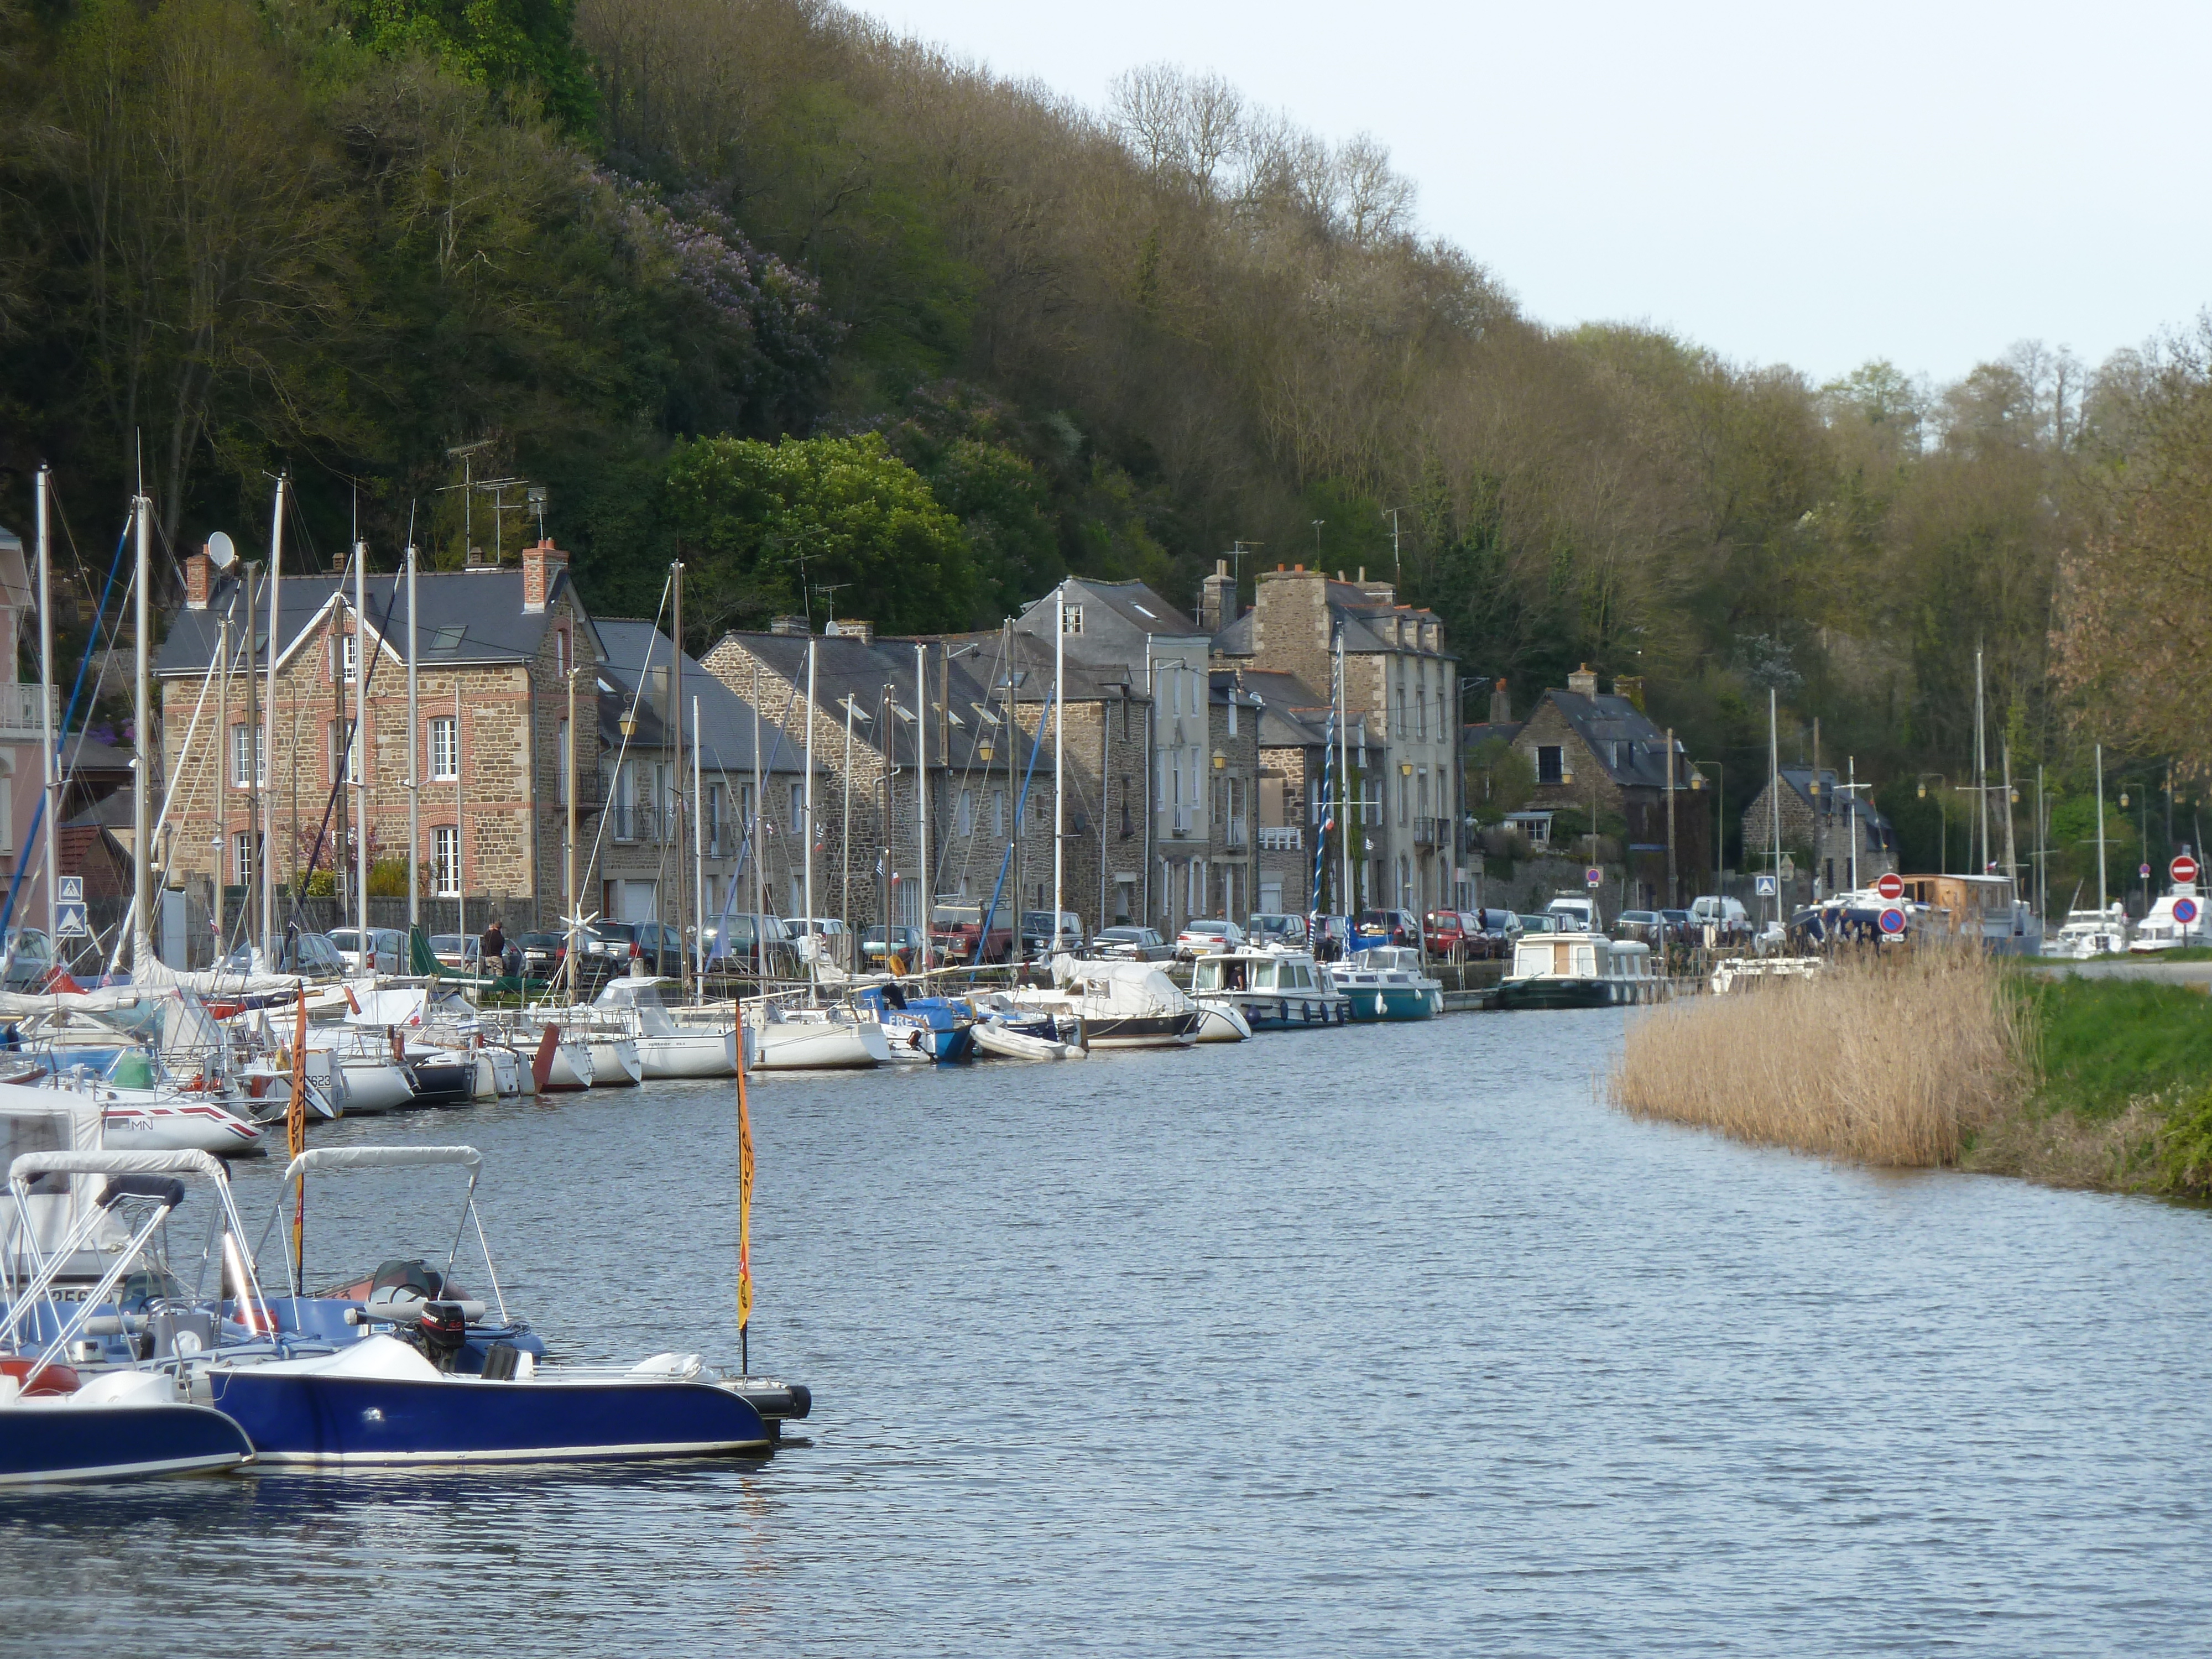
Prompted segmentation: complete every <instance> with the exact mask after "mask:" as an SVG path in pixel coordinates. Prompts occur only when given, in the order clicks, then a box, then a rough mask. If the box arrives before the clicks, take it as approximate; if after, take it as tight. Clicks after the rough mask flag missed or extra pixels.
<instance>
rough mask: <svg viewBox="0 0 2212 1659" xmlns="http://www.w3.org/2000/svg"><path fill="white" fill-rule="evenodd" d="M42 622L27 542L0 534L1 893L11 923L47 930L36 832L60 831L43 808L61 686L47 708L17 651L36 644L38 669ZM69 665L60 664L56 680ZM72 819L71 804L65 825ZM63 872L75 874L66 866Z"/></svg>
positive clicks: (65, 812) (42, 863) (56, 732)
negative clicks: (19, 875) (49, 723)
mask: <svg viewBox="0 0 2212 1659" xmlns="http://www.w3.org/2000/svg"><path fill="white" fill-rule="evenodd" d="M36 619H37V598H36V595H35V594H34V593H33V592H32V588H31V576H30V569H29V567H28V566H27V564H26V563H25V562H24V558H23V541H22V538H21V537H20V536H18V535H16V534H15V532H13V531H12V530H7V529H0V647H4V655H5V658H6V661H5V663H4V665H0V890H5V889H7V888H8V887H15V911H14V914H13V915H10V916H9V925H10V926H16V925H19V924H20V925H22V926H27V927H39V928H44V927H46V899H47V894H46V856H45V854H44V853H43V852H42V851H41V850H40V848H41V847H42V845H43V842H41V841H40V840H38V839H34V838H33V836H32V833H31V828H32V824H33V822H36V823H38V824H39V825H40V835H41V836H44V835H45V834H46V833H49V832H51V831H52V829H53V828H54V826H53V825H52V824H49V823H46V821H45V817H44V815H43V814H42V813H41V812H40V797H41V796H42V795H43V793H45V790H46V762H45V759H44V755H45V745H46V735H45V731H44V724H43V723H44V720H46V717H47V715H48V714H49V713H51V714H52V719H53V722H54V735H55V736H56V737H57V738H58V737H59V736H60V735H61V732H62V726H61V721H62V717H63V713H64V711H63V709H62V707H61V694H60V689H59V688H58V687H57V688H55V690H53V692H52V695H51V697H50V699H49V702H48V703H47V704H42V703H41V702H40V695H39V687H38V686H37V684H35V683H34V684H28V685H26V684H22V683H21V681H20V680H19V679H18V678H17V671H18V665H20V664H21V661H22V660H23V658H24V655H25V653H24V652H23V651H22V650H21V649H20V648H19V647H20V646H21V643H22V642H23V641H25V640H28V641H29V642H30V644H31V645H32V647H33V650H32V652H31V653H30V660H31V662H32V663H33V666H34V667H35V665H36V664H37V660H38V658H37V652H36V646H37V638H36V635H35V631H34V629H33V624H34V623H35V622H36ZM69 666H70V665H65V664H59V663H58V664H56V665H55V672H56V675H57V677H58V676H59V675H61V674H63V673H64V672H66V671H67V670H68V668H69ZM73 816H75V814H73V813H72V812H70V811H69V810H68V806H67V804H66V802H65V803H64V809H63V811H62V817H63V819H64V822H66V821H67V820H68V819H69V818H70V817H73ZM25 860H27V862H25ZM18 869H21V870H22V871H23V872H24V873H23V880H22V884H21V886H15V872H16V871H17V870H18ZM68 873H70V872H69V871H68V870H67V869H66V867H64V874H68Z"/></svg>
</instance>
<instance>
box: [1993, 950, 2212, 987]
mask: <svg viewBox="0 0 2212 1659" xmlns="http://www.w3.org/2000/svg"><path fill="white" fill-rule="evenodd" d="M2028 965H2029V966H2030V967H2032V968H2034V969H2037V970H2038V971H2039V972H2041V973H2045V974H2078V975H2081V977H2082V978H2083V979H2148V980H2154V981H2157V982H2158V983H2159V984H2160V985H2187V986H2191V987H2194V988H2196V989H2197V990H2199V991H2204V992H2207V993H2212V962H2160V960H2159V959H2158V958H2157V957H2106V958H2103V959H2102V960H2099V961H2092V962H2053V961H2049V960H2046V959H2045V958H2043V957H2033V958H2030V960H2029V963H2028Z"/></svg>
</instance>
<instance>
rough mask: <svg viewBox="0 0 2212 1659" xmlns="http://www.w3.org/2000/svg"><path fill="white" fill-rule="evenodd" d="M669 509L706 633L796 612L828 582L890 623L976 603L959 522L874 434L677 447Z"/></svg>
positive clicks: (917, 627) (938, 620)
mask: <svg viewBox="0 0 2212 1659" xmlns="http://www.w3.org/2000/svg"><path fill="white" fill-rule="evenodd" d="M666 518H667V521H668V522H669V524H670V525H671V526H672V527H673V529H674V531H675V533H676V535H677V537H678V545H679V546H680V547H681V548H682V549H683V550H684V552H685V555H686V556H687V557H688V558H690V559H691V560H693V561H694V562H695V567H696V570H697V572H698V578H699V592H700V594H701V598H702V609H703V610H704V611H706V613H707V615H708V618H709V621H708V628H707V631H708V633H709V634H710V635H711V634H712V633H713V632H714V630H715V629H718V628H720V627H721V626H724V625H726V624H729V623H738V622H739V621H744V622H748V623H759V622H762V621H764V620H765V619H766V618H767V617H770V616H772V615H775V614H776V613H777V612H779V611H799V610H800V609H802V608H803V607H804V605H805V592H806V591H807V590H808V589H812V590H815V591H819V590H820V589H821V588H823V586H826V585H829V584H836V586H839V587H840V588H841V589H842V592H841V593H840V594H839V595H838V596H837V597H838V598H839V599H841V600H842V605H843V607H844V609H845V610H846V611H848V614H849V613H858V612H861V611H866V612H867V613H869V615H870V619H871V620H872V621H873V622H874V623H876V624H877V626H878V627H879V628H881V629H884V630H885V631H888V632H900V633H910V632H936V631H943V630H945V629H958V628H963V627H965V626H966V625H967V623H969V619H970V618H971V617H972V615H973V612H974V610H975V565H974V561H973V559H972V557H971V556H970V554H969V545H968V538H967V537H966V535H965V534H964V532H963V531H962V530H961V527H960V525H959V522H958V521H957V520H955V519H954V518H953V517H952V515H951V513H947V512H946V511H945V509H944V507H940V506H939V504H938V501H937V498H936V497H935V496H934V495H932V494H931V493H930V489H929V486H928V484H927V483H925V482H924V481H923V480H922V478H921V475H920V474H918V473H917V472H915V470H914V469H913V468H912V467H910V466H908V465H907V464H906V463H905V462H904V461H902V460H900V459H898V457H896V455H894V454H892V453H890V446H889V445H888V444H886V443H885V442H884V439H883V437H882V436H881V435H879V434H876V433H864V434H862V435H860V436H859V437H856V438H786V439H784V440H782V441H781V442H778V443H773V444H770V443H763V442H761V441H758V440H755V439H742V438H702V439H697V440H695V441H690V442H686V443H679V444H678V445H677V446H676V447H675V449H674V450H673V451H672V452H671V454H670V456H669V459H668V474H667V505H666Z"/></svg>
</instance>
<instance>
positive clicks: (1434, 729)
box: [1200, 565, 1471, 910]
mask: <svg viewBox="0 0 2212 1659" xmlns="http://www.w3.org/2000/svg"><path fill="white" fill-rule="evenodd" d="M1206 588H1207V590H1208V597H1207V598H1206V600H1205V601H1204V603H1203V604H1202V605H1201V606H1200V609H1201V610H1203V611H1207V612H1208V613H1209V619H1211V617H1214V616H1218V617H1223V618H1224V620H1223V621H1222V623H1221V624H1220V626H1219V627H1218V629H1217V631H1216V632H1215V633H1214V635H1213V638H1212V651H1213V659H1214V661H1215V663H1216V664H1217V665H1222V666H1231V667H1241V668H1243V669H1245V670H1246V671H1247V672H1248V673H1249V672H1253V671H1265V672H1273V673H1281V674H1287V675H1290V676H1291V677H1292V678H1295V679H1296V680H1297V681H1298V682H1300V683H1301V684H1304V685H1305V686H1308V687H1311V688H1313V689H1315V690H1322V688H1334V686H1335V684H1336V648H1337V646H1338V644H1339V642H1341V644H1342V647H1343V661H1344V688H1343V689H1344V707H1345V710H1346V723H1347V725H1348V726H1350V727H1351V728H1352V734H1353V736H1354V738H1355V739H1356V742H1355V747H1356V748H1357V750H1358V754H1359V755H1360V756H1362V757H1364V758H1365V759H1366V761H1367V762H1368V764H1366V765H1365V766H1364V767H1358V768H1355V770H1354V776H1353V778H1352V793H1350V794H1348V795H1347V796H1346V799H1347V800H1349V801H1351V802H1352V805H1353V810H1352V815H1351V820H1350V828H1351V829H1352V831H1353V832H1354V833H1356V834H1357V835H1358V837H1359V842H1360V844H1359V846H1358V849H1357V852H1358V857H1357V858H1356V859H1355V860H1354V864H1353V872H1354V873H1353V880H1354V882H1355V883H1356V884H1357V886H1358V892H1357V894H1356V895H1354V897H1355V899H1356V901H1357V903H1358V905H1359V906H1360V907H1362V908H1366V907H1370V906H1380V907H1383V908H1398V909H1407V910H1427V909H1432V908H1447V907H1463V906H1464V905H1466V904H1467V903H1468V902H1471V899H1470V897H1469V893H1470V890H1471V884H1470V883H1469V881H1468V875H1467V871H1466V868H1465V866H1464V863H1463V861H1462V857H1461V854H1462V836H1461V834H1460V829H1459V823H1460V817H1461V807H1460V800H1461V793H1460V751H1459V719H1458V714H1457V709H1458V692H1459V684H1458V678H1457V676H1458V667H1459V665H1458V663H1457V661H1456V660H1455V659H1454V658H1453V657H1452V655H1451V654H1450V653H1449V649H1448V648H1447V646H1446V643H1445V641H1444V637H1443V626H1442V624H1441V623H1439V622H1438V621H1437V617H1436V615H1435V613H1434V612H1433V611H1425V610H1419V609H1416V608H1414V607H1413V606H1409V605H1400V604H1399V603H1398V602H1397V595H1396V592H1395V588H1394V587H1393V586H1392V585H1391V584H1390V583H1389V582H1384V581H1370V580H1368V576H1367V573H1366V571H1365V570H1364V569H1362V570H1361V571H1360V572H1359V573H1358V577H1357V579H1356V580H1351V581H1346V580H1344V577H1343V573H1342V572H1339V573H1338V574H1337V576H1336V578H1335V579H1334V580H1331V579H1329V578H1328V576H1326V575H1325V574H1323V573H1322V572H1321V571H1318V570H1308V569H1307V568H1305V567H1304V565H1297V566H1294V567H1292V568H1289V569H1285V568H1283V567H1281V566H1277V567H1276V568H1274V569H1273V570H1272V571H1263V572H1261V574H1260V576H1259V578H1258V580H1257V581H1256V582H1255V585H1254V594H1253V605H1252V609H1251V610H1250V611H1247V612H1245V613H1244V614H1243V615H1242V616H1236V617H1231V616H1230V615H1229V614H1228V612H1229V611H1231V609H1233V600H1232V599H1231V593H1232V592H1233V588H1232V587H1231V580H1230V577H1229V575H1228V573H1227V572H1226V571H1225V569H1222V568H1219V567H1218V566H1217V568H1216V571H1215V574H1213V575H1212V576H1211V577H1208V578H1207V579H1206ZM1321 702H1322V706H1323V709H1324V719H1326V709H1327V707H1328V703H1329V702H1330V695H1329V693H1328V692H1327V691H1323V694H1322V698H1321Z"/></svg>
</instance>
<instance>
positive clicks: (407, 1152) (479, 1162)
mask: <svg viewBox="0 0 2212 1659" xmlns="http://www.w3.org/2000/svg"><path fill="white" fill-rule="evenodd" d="M424 1164H465V1165H466V1166H467V1167H468V1168H469V1169H471V1170H477V1169H481V1168H483V1153H482V1152H478V1151H477V1149H476V1148H475V1147H473V1146H313V1147H310V1148H308V1150H307V1151H306V1152H302V1153H301V1154H300V1155H299V1157H297V1158H294V1159H293V1160H292V1161H291V1163H290V1164H287V1165H286V1166H285V1169H284V1179H285V1180H287V1181H293V1180H296V1179H297V1178H298V1177H300V1176H303V1175H313V1173H314V1172H315V1171H317V1170H404V1169H416V1168H419V1167H421V1166H422V1165H424Z"/></svg>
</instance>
